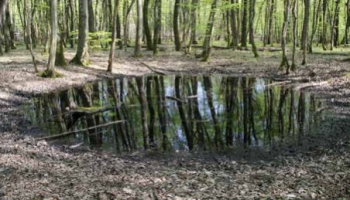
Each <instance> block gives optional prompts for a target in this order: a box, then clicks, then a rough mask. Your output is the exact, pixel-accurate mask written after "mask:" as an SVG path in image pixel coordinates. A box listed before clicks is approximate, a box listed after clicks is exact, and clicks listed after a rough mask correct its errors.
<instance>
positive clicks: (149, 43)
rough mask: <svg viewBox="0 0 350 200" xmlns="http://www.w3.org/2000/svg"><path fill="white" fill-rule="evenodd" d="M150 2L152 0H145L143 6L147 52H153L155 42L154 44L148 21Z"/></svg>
mask: <svg viewBox="0 0 350 200" xmlns="http://www.w3.org/2000/svg"><path fill="white" fill-rule="evenodd" d="M149 1H150V0H145V1H144V4H143V11H142V13H143V29H144V33H145V36H146V45H147V50H153V42H152V34H151V29H150V27H149V24H148V21H149V18H148V7H149Z"/></svg>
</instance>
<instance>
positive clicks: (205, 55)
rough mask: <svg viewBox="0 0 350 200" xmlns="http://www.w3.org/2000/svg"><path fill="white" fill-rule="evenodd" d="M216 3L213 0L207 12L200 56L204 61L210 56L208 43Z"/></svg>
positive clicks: (211, 33) (211, 32)
mask: <svg viewBox="0 0 350 200" xmlns="http://www.w3.org/2000/svg"><path fill="white" fill-rule="evenodd" d="M217 4H218V0H213V3H212V4H211V10H210V14H209V19H208V23H207V28H206V31H205V36H204V42H203V52H202V54H201V56H200V57H202V58H203V59H202V61H205V62H206V61H208V60H209V56H210V48H211V44H210V43H211V37H212V35H213V29H214V21H215V13H216V7H217Z"/></svg>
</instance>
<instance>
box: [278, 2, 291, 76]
mask: <svg viewBox="0 0 350 200" xmlns="http://www.w3.org/2000/svg"><path fill="white" fill-rule="evenodd" d="M289 7H290V0H284V18H283V29H282V43H281V47H282V62H281V65H280V69H283V68H284V67H286V74H289V63H288V58H287V50H286V45H287V31H288V23H289V9H290V8H289Z"/></svg>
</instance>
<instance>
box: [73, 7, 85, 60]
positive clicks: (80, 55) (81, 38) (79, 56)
mask: <svg viewBox="0 0 350 200" xmlns="http://www.w3.org/2000/svg"><path fill="white" fill-rule="evenodd" d="M88 31H89V12H88V5H87V1H86V0H79V34H78V48H77V52H76V54H75V56H74V58H73V59H72V60H71V63H74V64H77V65H83V66H86V65H88V64H89V52H88Z"/></svg>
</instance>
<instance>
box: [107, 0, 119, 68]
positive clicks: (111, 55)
mask: <svg viewBox="0 0 350 200" xmlns="http://www.w3.org/2000/svg"><path fill="white" fill-rule="evenodd" d="M118 9H119V0H114V11H113V31H112V44H111V49H110V51H109V58H108V67H107V72H112V70H113V60H114V51H115V39H116V36H117V34H116V31H117V20H118V19H117V17H118Z"/></svg>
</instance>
